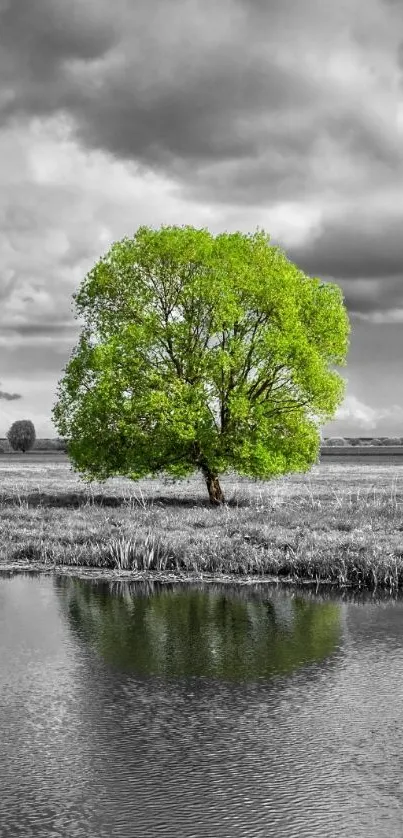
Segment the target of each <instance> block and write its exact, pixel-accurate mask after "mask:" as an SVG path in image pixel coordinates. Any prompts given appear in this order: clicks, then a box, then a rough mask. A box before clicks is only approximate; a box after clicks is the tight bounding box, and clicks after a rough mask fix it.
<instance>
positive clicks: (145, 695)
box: [0, 574, 403, 838]
mask: <svg viewBox="0 0 403 838" xmlns="http://www.w3.org/2000/svg"><path fill="white" fill-rule="evenodd" d="M402 746H403V603H402V602H400V601H386V602H381V603H376V602H375V603H374V602H371V600H369V601H368V602H365V603H364V604H362V603H357V602H356V603H354V602H349V601H343V600H342V599H341V598H337V597H327V598H326V596H323V597H322V598H320V597H319V598H315V596H314V595H309V594H308V593H305V594H304V595H302V594H294V595H291V594H289V593H284V592H283V593H282V592H280V591H276V590H275V589H273V588H263V587H262V586H260V587H259V586H256V588H253V589H252V588H249V587H247V586H244V587H231V588H229V587H226V586H212V587H207V586H206V587H205V588H203V587H200V588H194V587H192V588H189V587H186V586H180V585H177V586H173V587H166V586H163V585H154V586H153V585H147V584H143V586H141V585H138V584H137V585H133V584H131V585H130V584H127V583H121V582H120V583H106V582H102V583H95V582H91V581H87V580H85V581H82V580H77V579H74V578H69V577H63V576H55V577H51V576H39V575H28V574H26V575H23V576H22V575H15V576H13V575H12V574H9V575H6V574H5V575H4V576H0V772H1V795H0V835H1V837H2V838H8V836H13V838H14V836H15V838H17V836H35V838H36V836H52V838H56V836H60V838H62V836H63V838H69V836H72V838H73V837H74V838H75V837H76V836H77V838H81V836H91V838H103V836H105V838H106V836H108V838H109V836H127V838H145V836H175V838H176V836H181V838H199V836H200V838H201V836H203V838H224V837H225V838H227V837H228V838H230V837H231V838H238V836H239V838H240V836H248V838H260V836H262V838H263V836H264V838H266V837H267V836H276V838H282V836H284V837H285V836H287V838H291V837H292V836H300V838H303V836H309V838H311V836H314V837H315V836H320V838H323V836H325V835H326V836H330V838H332V836H349V838H350V836H352V835H354V836H365V838H371V836H374V838H375V836H377V838H378V836H387V837H388V838H394V836H399V838H400V837H401V835H402V834H403V781H402V778H403V747H402Z"/></svg>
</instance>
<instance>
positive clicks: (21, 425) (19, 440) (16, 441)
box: [7, 419, 36, 454]
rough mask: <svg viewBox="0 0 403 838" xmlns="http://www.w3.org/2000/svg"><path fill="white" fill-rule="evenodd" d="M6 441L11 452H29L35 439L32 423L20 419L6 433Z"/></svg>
mask: <svg viewBox="0 0 403 838" xmlns="http://www.w3.org/2000/svg"><path fill="white" fill-rule="evenodd" d="M7 439H8V441H9V443H10V445H11V448H12V449H13V451H22V453H23V454H25V451H29V450H30V449H31V448H32V446H33V444H34V442H35V439H36V433H35V428H34V425H33V423H32V422H31V421H30V420H29V419H21V420H20V421H18V422H14V423H13V424H12V425H11V428H10V430H9V431H8V432H7Z"/></svg>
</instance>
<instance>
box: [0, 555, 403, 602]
mask: <svg viewBox="0 0 403 838" xmlns="http://www.w3.org/2000/svg"><path fill="white" fill-rule="evenodd" d="M2 573H15V574H18V573H41V574H44V575H47V576H49V575H55V576H58V575H60V576H75V577H76V578H77V579H88V580H91V579H92V580H95V581H99V580H105V581H112V582H115V581H122V582H148V581H150V582H160V583H165V584H175V583H178V582H186V583H188V584H192V583H195V582H202V583H203V584H205V583H207V584H214V583H216V584H229V585H243V586H248V585H249V586H251V585H268V586H270V587H276V588H278V587H284V588H288V587H294V588H296V587H304V588H315V589H316V590H317V591H319V589H323V588H325V589H329V588H330V589H332V590H333V591H340V592H344V591H346V590H348V591H352V592H354V593H362V592H366V593H375V592H378V593H379V592H382V593H385V594H389V593H390V594H391V595H392V594H393V595H394V596H396V594H399V593H402V594H403V589H402V588H400V589H398V590H396V589H395V590H391V589H390V588H388V587H387V586H382V585H377V586H376V587H373V588H371V587H369V586H365V585H353V583H352V582H345V583H340V582H338V581H336V580H332V579H312V578H306V579H304V578H303V577H298V576H275V575H260V574H259V575H258V574H256V575H253V574H247V575H241V574H235V573H232V574H231V573H203V572H197V571H189V572H186V573H178V572H174V571H172V572H170V571H169V572H167V571H157V570H154V571H151V570H120V569H119V568H102V567H86V566H85V565H55V564H49V563H48V564H46V563H44V562H35V561H33V562H24V563H22V562H7V563H4V564H0V579H1V574H2Z"/></svg>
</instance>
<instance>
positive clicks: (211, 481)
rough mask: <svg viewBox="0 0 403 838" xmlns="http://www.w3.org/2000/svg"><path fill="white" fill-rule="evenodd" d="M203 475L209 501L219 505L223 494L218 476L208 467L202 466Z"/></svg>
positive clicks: (222, 499) (222, 500)
mask: <svg viewBox="0 0 403 838" xmlns="http://www.w3.org/2000/svg"><path fill="white" fill-rule="evenodd" d="M202 471H203V476H204V479H205V481H206V486H207V491H208V493H209V498H210V503H211V504H212V505H213V506H220V505H221V504H222V503H224V501H225V499H224V494H223V491H222V489H221V486H220V483H219V480H218V476H217V475H216V474H213V472H212V471H210V469H209V468H207V467H204V468H202Z"/></svg>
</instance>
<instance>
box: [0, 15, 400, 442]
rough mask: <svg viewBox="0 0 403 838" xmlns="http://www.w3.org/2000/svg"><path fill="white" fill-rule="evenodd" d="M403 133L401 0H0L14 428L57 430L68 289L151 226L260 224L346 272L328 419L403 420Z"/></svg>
mask: <svg viewBox="0 0 403 838" xmlns="http://www.w3.org/2000/svg"><path fill="white" fill-rule="evenodd" d="M402 140H403V2H402V0H348V2H347V0H345V2H340V3H337V4H336V3H325V2H323V0H270V2H263V0H221V2H220V3H218V2H211V0H204V2H202V1H201V0H199V2H196V0H189V2H186V0H180V1H179V2H175V0H171V2H170V4H169V10H168V5H167V4H166V3H164V2H163V0H137V2H136V4H133V3H131V2H130V0H114V3H109V2H106V0H70V2H69V3H66V2H62V0H30V2H29V3H27V2H26V0H0V219H1V236H0V254H1V261H2V274H1V284H0V289H1V303H2V305H1V313H0V343H1V353H2V364H1V370H0V400H1V404H0V436H1V437H4V436H5V435H6V433H7V431H8V429H9V428H10V426H11V424H12V423H13V422H14V421H16V420H18V419H30V420H31V421H32V422H33V423H34V425H35V430H36V435H37V437H55V436H58V433H57V430H56V428H55V427H54V425H53V422H52V417H51V410H52V407H53V405H54V404H55V402H56V398H57V395H56V390H57V385H58V382H59V381H60V380H61V379H62V377H63V368H64V367H65V365H66V364H67V363H68V361H69V359H70V357H71V354H72V351H73V349H74V347H75V346H76V344H77V343H78V338H79V335H80V332H81V329H82V326H83V325H84V320H83V319H81V318H78V319H75V310H74V306H73V300H72V294H73V293H74V292H75V291H77V290H78V288H79V286H80V284H81V282H82V280H83V279H84V277H85V275H86V274H87V272H88V271H89V270H90V269H91V268H92V267H93V265H94V264H95V263H96V262H97V261H98V259H99V258H100V257H101V256H102V255H104V254H105V253H106V252H107V251H108V250H109V248H110V246H111V244H112V243H113V242H114V241H117V240H119V239H122V238H123V237H124V236H133V235H134V234H135V232H136V230H137V228H138V227H139V226H140V225H142V224H146V225H149V226H152V227H155V228H157V227H159V226H161V225H162V224H178V225H182V224H191V225H193V226H195V227H208V228H209V230H210V231H211V232H212V233H214V234H217V233H219V232H223V231H225V230H227V231H228V232H232V231H235V230H240V231H242V232H245V233H247V232H253V231H254V230H256V228H257V227H260V228H263V229H264V230H265V231H266V232H267V233H269V234H270V236H271V244H274V245H280V246H281V247H282V248H283V249H284V251H285V253H286V255H287V257H288V258H289V259H290V260H291V261H293V262H295V263H296V264H297V265H298V266H299V267H300V268H301V269H302V270H303V271H304V272H305V273H306V274H308V275H310V276H315V277H320V278H322V279H323V280H324V281H329V282H336V283H337V284H338V285H339V286H340V287H341V289H342V291H343V294H344V299H345V305H346V307H347V310H348V313H349V318H350V323H351V335H350V350H349V354H348V358H347V366H346V367H341V368H339V369H338V372H339V373H340V374H341V375H342V377H343V378H344V379H345V380H346V382H347V389H346V397H345V399H344V402H343V405H342V406H341V407H340V408H339V410H338V411H337V414H336V418H335V419H334V421H333V422H331V423H328V424H327V425H324V426H323V427H322V434H323V435H324V436H333V435H341V436H354V435H355V436H368V437H370V436H377V435H380V436H402V435H403V376H402V357H401V356H402V351H401V349H402V343H403V342H402V324H403V295H402V290H403V285H402V284H403V246H402V238H403V237H402V231H403V189H402V186H403V143H402Z"/></svg>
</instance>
